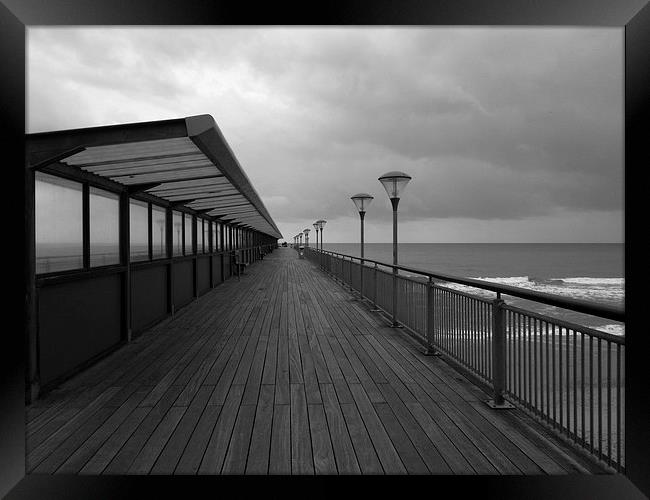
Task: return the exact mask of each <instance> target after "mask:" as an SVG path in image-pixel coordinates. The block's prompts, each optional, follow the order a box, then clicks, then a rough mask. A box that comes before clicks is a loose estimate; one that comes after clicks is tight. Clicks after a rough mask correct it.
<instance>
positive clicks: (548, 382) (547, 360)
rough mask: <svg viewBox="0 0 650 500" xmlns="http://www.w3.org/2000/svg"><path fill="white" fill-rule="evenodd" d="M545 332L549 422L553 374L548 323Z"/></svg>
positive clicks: (547, 418) (547, 416)
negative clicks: (551, 374)
mask: <svg viewBox="0 0 650 500" xmlns="http://www.w3.org/2000/svg"><path fill="white" fill-rule="evenodd" d="M544 332H545V335H544V337H545V339H544V344H545V346H544V347H545V349H546V421H547V422H548V421H549V416H550V415H551V397H550V396H551V380H550V376H549V375H550V372H551V360H550V357H549V352H548V321H547V322H546V326H545V328H544Z"/></svg>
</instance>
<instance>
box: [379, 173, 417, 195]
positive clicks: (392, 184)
mask: <svg viewBox="0 0 650 500" xmlns="http://www.w3.org/2000/svg"><path fill="white" fill-rule="evenodd" d="M411 179H412V177H411V176H410V175H408V174H405V173H404V172H398V171H393V172H386V173H385V174H384V175H382V176H381V177H379V182H381V184H382V186H384V189H385V190H386V193H387V194H388V197H389V198H390V199H391V200H392V199H396V198H397V199H399V197H400V194H401V192H402V191H404V188H405V187H406V185H407V184H408V183H409V181H410V180H411Z"/></svg>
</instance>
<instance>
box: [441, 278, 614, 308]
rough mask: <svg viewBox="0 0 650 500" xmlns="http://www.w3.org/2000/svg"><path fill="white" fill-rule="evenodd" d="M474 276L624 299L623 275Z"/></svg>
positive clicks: (605, 298) (581, 296)
mask: <svg viewBox="0 0 650 500" xmlns="http://www.w3.org/2000/svg"><path fill="white" fill-rule="evenodd" d="M473 279H476V280H481V281H489V282H491V283H497V284H501V285H508V286H513V287H517V288H523V289H526V290H533V291H536V292H543V293H549V294H551V295H559V296H563V297H571V298H575V299H582V300H593V301H598V302H608V303H623V301H624V299H625V288H624V279H623V278H586V277H575V278H574V277H570V278H550V279H549V278H543V279H538V278H534V277H533V278H531V277H529V276H509V277H476V278H473ZM442 284H443V285H444V286H447V287H449V288H452V289H456V290H460V291H470V293H476V294H478V295H485V294H486V293H487V294H488V295H489V294H493V292H485V291H480V290H478V289H476V288H472V287H468V286H465V285H458V284H454V283H442Z"/></svg>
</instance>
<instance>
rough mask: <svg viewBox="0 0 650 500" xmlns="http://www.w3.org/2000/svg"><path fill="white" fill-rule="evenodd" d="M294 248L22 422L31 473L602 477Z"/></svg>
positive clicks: (70, 385) (67, 387)
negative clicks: (492, 402) (495, 405)
mask: <svg viewBox="0 0 650 500" xmlns="http://www.w3.org/2000/svg"><path fill="white" fill-rule="evenodd" d="M376 314H377V313H372V312H369V310H368V307H367V306H365V305H362V304H360V303H359V302H358V301H356V300H354V299H353V298H352V296H351V295H350V294H349V293H347V292H346V291H344V290H343V289H342V288H341V287H340V286H339V285H337V284H336V283H335V282H334V281H333V280H331V279H330V278H329V277H327V276H326V275H324V274H323V273H322V272H320V271H319V270H318V269H317V268H316V267H315V266H313V265H312V264H311V263H309V262H308V261H307V260H299V259H298V256H297V254H296V252H295V251H294V250H292V249H290V248H279V249H277V250H276V251H275V252H273V253H272V254H270V255H269V256H267V257H266V258H265V259H264V260H263V261H259V262H257V263H255V264H254V265H252V266H250V267H248V268H247V271H246V274H245V275H243V276H242V277H241V281H239V282H238V281H237V280H230V281H228V282H225V283H224V284H222V285H220V286H218V287H217V288H215V289H214V290H212V291H211V292H209V293H208V294H206V295H205V296H203V297H201V298H199V299H198V300H197V301H196V302H194V303H192V304H190V305H188V306H187V307H185V308H184V309H183V310H182V311H180V312H179V313H178V314H177V315H176V316H175V317H174V318H171V319H168V320H166V321H164V322H163V323H160V324H158V325H157V326H155V327H154V328H152V329H151V330H149V331H148V332H146V333H145V334H143V335H142V336H140V337H139V338H137V339H136V340H135V341H134V342H133V343H131V344H129V345H127V346H125V347H123V348H122V349H120V350H119V351H117V352H115V353H113V354H112V355H111V356H109V357H107V358H106V359H104V360H102V361H101V362H99V363H98V364H96V365H95V366H93V367H92V368H90V369H88V370H86V371H85V372H83V373H81V374H79V375H77V376H76V377H74V378H72V379H71V380H69V381H67V382H66V383H64V384H62V385H61V386H60V387H59V388H57V389H55V390H53V391H52V392H51V393H50V394H48V395H47V396H46V397H44V398H43V399H42V400H40V401H37V402H36V403H35V404H33V405H31V406H30V407H29V408H28V411H27V419H28V423H27V434H28V435H27V469H28V473H46V474H48V473H50V474H51V473H80V474H197V473H198V474H219V473H221V474H243V473H250V474H266V473H272V474H313V473H316V474H321V473H322V474H336V473H339V474H359V473H363V474H381V473H387V474H403V473H425V474H427V473H434V474H567V473H603V472H604V470H603V468H602V467H601V466H599V465H598V464H596V463H594V462H593V461H592V460H590V459H589V458H586V457H585V456H584V455H582V454H581V453H579V452H577V451H574V450H573V449H571V448H570V447H569V446H568V445H566V444H565V443H563V442H561V441H559V440H558V439H557V438H555V437H553V436H552V434H551V433H550V432H549V431H548V430H546V429H545V428H543V427H542V426H541V425H539V424H538V423H536V422H535V421H534V420H533V419H531V418H530V417H528V416H527V415H525V414H524V413H523V412H521V411H519V410H507V411H503V410H491V409H489V408H488V407H487V406H486V405H485V403H484V401H485V400H487V399H489V398H490V395H489V394H486V393H485V392H483V391H482V390H481V389H480V388H478V387H477V386H475V385H473V384H472V383H471V382H470V381H469V380H467V379H466V378H464V377H463V376H462V375H461V374H459V372H457V371H456V370H454V369H453V368H452V367H451V366H449V365H448V364H447V363H446V362H445V361H444V360H442V359H440V358H434V357H425V356H423V355H422V354H421V352H420V350H419V349H418V346H417V345H416V343H415V342H413V341H412V340H411V339H410V338H409V337H408V336H407V335H406V334H405V333H404V332H401V331H399V330H394V329H391V328H388V327H387V325H386V323H385V322H384V321H383V320H382V319H381V318H380V317H378V316H376Z"/></svg>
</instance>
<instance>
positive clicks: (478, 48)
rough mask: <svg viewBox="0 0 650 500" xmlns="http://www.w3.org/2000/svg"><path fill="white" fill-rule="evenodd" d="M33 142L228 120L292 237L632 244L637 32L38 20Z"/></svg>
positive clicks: (31, 44)
mask: <svg viewBox="0 0 650 500" xmlns="http://www.w3.org/2000/svg"><path fill="white" fill-rule="evenodd" d="M27 42H28V72H27V81H28V89H27V91H28V102H27V118H28V120H27V123H28V125H27V127H28V130H27V132H28V133H33V132H41V131H46V130H56V129H65V128H77V127H89V126H100V125H111V124H116V123H127V122H138V121H150V120H162V119H169V118H180V117H186V116H191V115H198V114H210V115H212V116H213V117H214V119H215V120H216V122H217V124H218V125H219V128H220V129H221V131H222V132H223V134H224V136H225V138H226V140H227V141H228V143H229V144H230V146H231V148H232V149H233V151H234V153H235V155H236V156H237V158H238V160H239V162H240V164H241V165H242V167H243V169H244V170H245V172H246V174H247V175H248V177H249V178H250V179H251V181H252V183H253V185H254V186H255V189H256V190H257V191H258V193H259V194H260V196H261V197H262V200H263V201H264V203H265V205H266V207H267V208H268V210H269V212H270V213H271V216H272V217H273V219H274V220H275V222H276V224H277V225H278V227H279V229H280V231H281V232H282V233H283V235H284V237H285V238H286V239H287V240H289V241H291V240H292V237H293V235H295V234H296V233H298V232H299V231H300V230H302V229H304V228H306V227H311V224H312V223H313V221H315V220H317V219H321V218H323V219H326V220H327V221H328V224H327V226H326V228H325V230H324V235H325V241H326V242H327V241H330V242H352V241H358V231H359V220H358V215H357V212H356V209H355V207H354V204H353V203H352V201H350V199H349V198H350V196H351V195H353V194H355V193H357V192H368V193H370V194H372V195H373V196H375V200H374V201H373V203H372V204H371V206H370V208H369V210H368V213H367V215H366V241H367V242H388V241H391V238H392V230H391V221H392V218H391V208H390V202H389V200H388V197H387V195H386V193H385V191H384V190H383V188H382V187H381V185H380V183H379V182H378V180H377V178H378V177H379V176H380V175H381V174H383V173H384V172H386V171H389V170H401V171H404V172H407V173H408V174H410V175H411V176H412V177H413V180H412V181H411V183H410V184H409V185H408V187H407V188H406V190H405V192H404V194H403V197H402V200H401V202H400V226H399V229H400V231H399V233H400V241H402V242H622V241H623V210H622V208H623V28H501V27H495V28H453V27H441V28H437V27H432V28H429V27H427V28H246V29H243V28H230V27H224V28H196V27H191V28H184V29H178V28H133V29H125V28H70V29H68V28H49V27H48V28H33V27H28V28H27Z"/></svg>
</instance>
